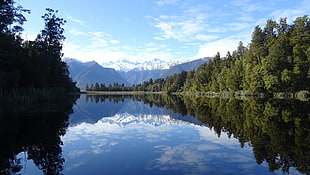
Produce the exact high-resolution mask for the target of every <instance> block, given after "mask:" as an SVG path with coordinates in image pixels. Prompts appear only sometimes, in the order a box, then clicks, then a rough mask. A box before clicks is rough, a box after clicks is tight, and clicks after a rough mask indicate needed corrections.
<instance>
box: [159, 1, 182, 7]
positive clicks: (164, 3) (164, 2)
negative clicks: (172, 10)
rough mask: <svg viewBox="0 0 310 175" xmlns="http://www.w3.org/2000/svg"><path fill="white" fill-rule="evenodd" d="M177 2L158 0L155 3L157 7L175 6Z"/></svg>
mask: <svg viewBox="0 0 310 175" xmlns="http://www.w3.org/2000/svg"><path fill="white" fill-rule="evenodd" d="M178 1H179V0H159V1H157V2H156V4H157V5H158V6H163V5H171V4H176V3H177V2H178Z"/></svg>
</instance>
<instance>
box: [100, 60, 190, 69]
mask: <svg viewBox="0 0 310 175" xmlns="http://www.w3.org/2000/svg"><path fill="white" fill-rule="evenodd" d="M184 62H186V60H174V61H165V60H161V59H158V58H155V59H152V60H148V61H141V62H139V61H131V60H128V59H120V60H117V61H109V62H103V63H101V65H102V66H103V67H107V68H113V69H115V70H117V71H123V72H128V71H131V70H137V71H145V70H159V69H169V68H170V67H171V66H174V65H177V64H181V63H184Z"/></svg>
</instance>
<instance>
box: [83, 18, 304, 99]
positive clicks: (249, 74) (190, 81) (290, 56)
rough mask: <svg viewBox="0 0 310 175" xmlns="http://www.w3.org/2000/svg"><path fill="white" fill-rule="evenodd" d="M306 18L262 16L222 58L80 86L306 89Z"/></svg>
mask: <svg viewBox="0 0 310 175" xmlns="http://www.w3.org/2000/svg"><path fill="white" fill-rule="evenodd" d="M309 65H310V19H309V17H308V16H306V15H305V16H302V17H298V18H296V19H295V20H294V21H293V23H292V24H288V23H287V20H286V18H281V19H280V20H279V21H278V22H276V21H273V20H268V21H267V23H266V25H265V27H264V28H263V29H262V28H261V27H259V26H256V27H255V29H254V32H253V33H252V39H251V42H250V43H249V45H248V46H244V45H243V43H242V42H240V43H239V46H238V47H237V49H236V50H235V51H234V52H232V53H230V52H228V53H227V54H226V56H225V57H221V55H220V54H219V53H217V54H216V55H215V56H214V58H213V59H211V60H210V61H209V62H208V63H205V64H203V65H201V66H200V67H199V68H197V69H196V70H193V71H190V72H185V71H183V72H181V73H179V74H175V75H172V76H169V77H167V78H165V79H163V78H160V79H157V80H152V79H150V80H149V81H146V82H143V83H142V84H138V85H133V86H132V87H123V86H121V85H119V84H113V85H111V84H110V85H108V86H106V85H105V84H99V83H96V84H95V85H90V86H87V87H86V90H95V91H98V90H99V91H100V90H103V91H106V90H110V91H116V90H125V91H166V92H168V93H172V92H189V93H204V92H234V93H236V92H237V93H245V94H260V93H263V94H272V93H277V92H300V91H303V92H304V93H309V90H310V66H309Z"/></svg>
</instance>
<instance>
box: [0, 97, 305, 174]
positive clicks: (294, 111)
mask: <svg viewBox="0 0 310 175" xmlns="http://www.w3.org/2000/svg"><path fill="white" fill-rule="evenodd" d="M72 109H73V113H72V114H70V117H69V119H68V120H67V122H64V123H67V124H68V125H62V126H65V128H66V127H67V128H66V131H65V132H61V133H58V136H57V137H60V138H61V141H60V142H59V141H58V142H59V143H58V142H57V145H58V146H56V147H57V148H58V152H57V154H55V155H56V157H55V156H54V157H55V158H57V156H58V157H59V159H55V160H62V162H60V164H59V165H58V164H57V166H58V167H60V168H59V169H58V172H57V173H60V174H66V175H67V174H282V173H289V174H303V173H304V174H309V173H310V171H309V170H310V167H309V166H310V148H309V145H310V138H309V133H310V132H309V130H310V127H309V126H310V125H309V122H310V121H309V110H310V108H309V102H308V101H298V100H279V99H250V98H249V99H243V100H240V99H234V98H229V99H218V98H211V99H210V98H205V97H195V96H167V95H137V96H121V95H118V96H99V95H95V96H91V95H82V96H81V98H80V99H78V100H77V102H76V105H74V106H73V108H72ZM65 114H68V113H65ZM64 121H66V120H64ZM61 128H62V129H61V131H64V130H63V129H64V127H61ZM42 129H43V128H42ZM43 130H44V129H43ZM45 133H46V132H45ZM32 134H34V133H30V135H32ZM37 134H38V135H40V131H39V132H38V133H37ZM43 134H44V132H43ZM23 137H26V138H27V137H30V136H25V135H23ZM42 137H44V136H42ZM57 137H56V138H57ZM40 143H41V145H42V144H43V145H45V144H49V143H48V142H42V141H41V142H40ZM54 143H56V142H53V143H52V145H55V144H54ZM62 144H63V146H61V145H62ZM28 145H29V144H28ZM21 146H22V145H21ZM32 147H33V146H32ZM45 147H46V148H48V146H46V145H45V146H44V148H45ZM22 148H23V149H18V150H15V153H16V154H17V156H16V159H15V160H24V159H25V158H26V157H27V158H28V159H29V160H28V161H20V162H22V163H19V165H21V166H22V167H23V168H22V169H21V170H20V171H16V172H18V173H21V174H53V173H48V172H47V171H44V170H46V169H47V168H45V169H44V166H42V165H46V166H52V165H53V164H52V163H50V164H48V163H47V162H49V161H51V160H53V159H46V156H42V151H43V150H40V149H38V152H36V154H34V153H33V152H29V151H28V150H29V149H25V148H28V147H27V146H26V147H25V145H24V146H23V147H22ZM59 148H60V149H59ZM59 150H60V151H61V152H59ZM19 152H21V153H20V154H18V153H19ZM45 152H46V151H45ZM47 152H48V151H47ZM55 153H56V152H55ZM29 155H31V156H30V157H29ZM43 155H44V154H43ZM10 160H11V162H12V161H14V159H10ZM48 160H49V161H48ZM38 162H41V164H40V163H38ZM0 169H1V168H0ZM1 172H2V169H1ZM50 172H52V171H50ZM12 174H14V173H12ZM54 174H56V173H54Z"/></svg>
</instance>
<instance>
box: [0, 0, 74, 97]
mask: <svg viewBox="0 0 310 175" xmlns="http://www.w3.org/2000/svg"><path fill="white" fill-rule="evenodd" d="M0 6H1V7H0V96H5V95H8V94H12V93H13V94H14V93H17V94H18V93H22V94H26V95H27V94H28V95H30V94H33V93H35V94H36V93H37V94H42V93H43V94H46V93H48V92H51V91H53V92H57V93H62V94H63V93H68V92H78V91H79V89H77V88H76V86H75V83H74V82H72V80H71V78H70V77H69V71H68V68H67V65H66V63H65V62H63V61H62V60H61V57H62V56H63V53H62V44H63V42H64V40H65V36H64V35H63V32H64V29H63V25H64V24H65V23H66V21H65V20H64V19H63V18H59V17H57V13H58V11H57V10H53V9H49V8H47V9H46V14H44V15H43V16H42V18H43V21H44V24H45V27H44V29H42V30H41V32H40V33H39V34H38V35H37V37H36V39H35V40H34V41H27V40H26V41H25V40H23V39H22V36H21V32H22V31H23V28H22V25H23V23H24V22H26V21H27V20H26V18H25V17H24V15H23V13H30V10H27V9H24V8H23V7H21V6H20V5H15V2H14V1H13V0H1V1H0Z"/></svg>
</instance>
